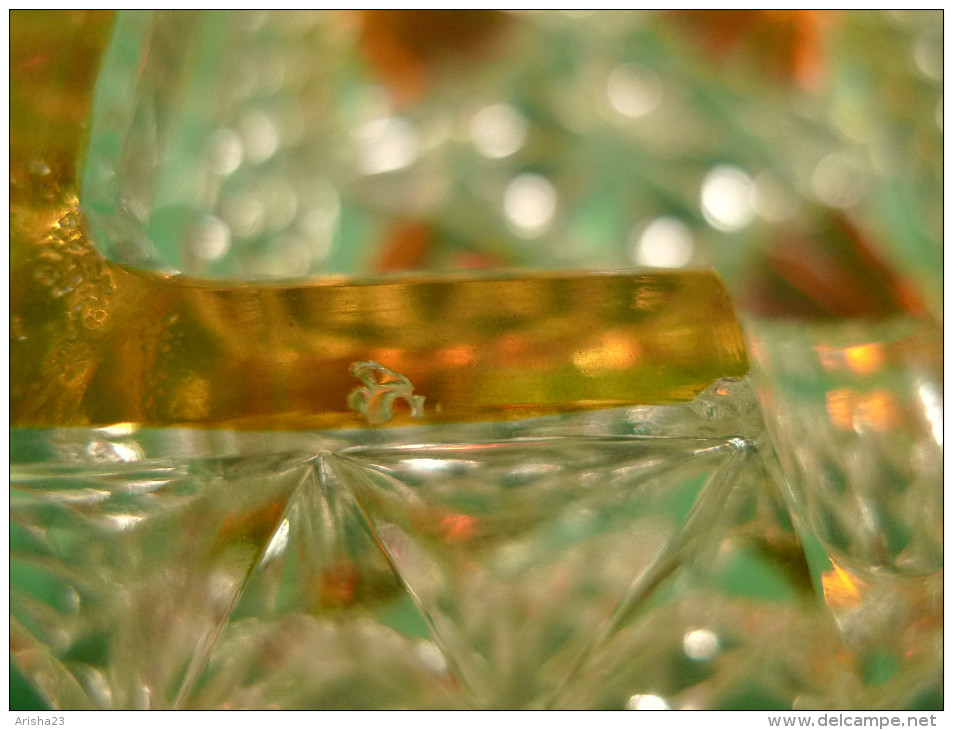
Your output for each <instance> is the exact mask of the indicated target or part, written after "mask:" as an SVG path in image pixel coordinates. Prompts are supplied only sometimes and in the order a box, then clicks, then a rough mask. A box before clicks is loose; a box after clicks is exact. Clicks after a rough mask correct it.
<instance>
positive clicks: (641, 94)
mask: <svg viewBox="0 0 953 730" xmlns="http://www.w3.org/2000/svg"><path fill="white" fill-rule="evenodd" d="M606 97H607V98H608V100H609V104H610V105H611V106H612V108H613V109H615V110H616V111H617V112H619V114H622V115H623V116H626V117H631V118H638V117H644V116H645V115H647V114H649V113H651V112H652V111H654V110H655V108H656V107H657V106H658V105H659V103H660V102H661V101H662V85H661V83H660V82H659V80H658V78H657V77H656V76H655V75H654V74H653V73H651V72H650V71H647V70H645V69H639V68H636V67H634V66H630V65H623V66H617V67H616V68H614V69H613V70H612V73H610V74H609V80H608V82H607V83H606Z"/></svg>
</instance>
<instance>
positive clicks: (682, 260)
mask: <svg viewBox="0 0 953 730" xmlns="http://www.w3.org/2000/svg"><path fill="white" fill-rule="evenodd" d="M629 247H630V248H629V255H630V256H631V258H632V260H633V261H634V262H635V263H636V264H639V265H641V266H655V267H659V268H667V269H676V268H679V267H682V266H685V265H686V264H687V263H689V262H690V261H691V260H692V255H693V253H694V250H695V242H694V239H693V238H692V232H691V229H690V228H689V227H688V226H687V225H685V224H684V223H682V222H681V221H680V220H678V219H676V218H668V217H663V218H656V219H655V220H654V221H652V222H651V223H649V224H648V225H647V226H645V228H643V229H642V230H639V229H634V230H633V231H632V235H631V237H630V243H629Z"/></svg>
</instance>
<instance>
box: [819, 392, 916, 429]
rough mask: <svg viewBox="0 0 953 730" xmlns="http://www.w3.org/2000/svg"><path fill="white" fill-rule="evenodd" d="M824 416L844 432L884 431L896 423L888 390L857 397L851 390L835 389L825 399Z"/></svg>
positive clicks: (897, 417)
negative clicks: (825, 414) (825, 409)
mask: <svg viewBox="0 0 953 730" xmlns="http://www.w3.org/2000/svg"><path fill="white" fill-rule="evenodd" d="M826 401H827V415H828V416H829V417H830V419H831V423H833V424H834V425H835V426H836V427H837V428H839V429H841V430H844V431H862V430H867V429H869V430H873V431H888V430H890V429H891V428H894V427H895V426H897V425H898V423H899V422H900V420H901V419H900V412H899V409H898V407H897V402H896V398H895V397H894V395H893V393H891V392H890V391H888V390H872V391H870V392H869V393H858V392H857V391H856V390H854V389H852V388H837V389H835V390H832V391H829V392H828V393H827V397H826Z"/></svg>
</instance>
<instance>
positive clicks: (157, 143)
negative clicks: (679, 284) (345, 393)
mask: <svg viewBox="0 0 953 730" xmlns="http://www.w3.org/2000/svg"><path fill="white" fill-rule="evenodd" d="M941 18H942V16H941V14H940V13H939V12H933V11H889V12H887V11H812V10H792V11H776V10H775V11H771V10H765V11H668V12H666V11H539V12H496V11H483V10H472V11H430V12H415V11H396V10H395V11H364V12H347V11H343V12H336V11H335V12H300V13H299V12H280V13H268V12H265V11H261V12H257V11H256V12H239V13H229V14H220V13H194V12H158V13H156V12H129V13H119V14H118V15H117V16H116V18H115V20H114V27H113V30H112V39H111V42H110V45H109V47H108V50H107V52H106V54H105V57H104V60H103V65H102V70H101V72H100V77H99V80H98V83H97V87H96V95H95V99H94V104H93V108H92V110H91V114H90V115H89V117H90V119H89V121H90V126H89V133H90V137H89V148H88V153H87V155H86V159H85V168H84V171H83V175H82V186H81V187H82V200H83V204H84V208H85V210H86V212H87V214H88V215H89V216H90V219H91V222H92V225H93V232H94V238H95V239H96V240H97V242H98V243H99V245H100V247H101V248H102V249H104V250H105V251H106V252H107V255H110V256H111V257H113V258H115V259H116V260H119V261H122V262H125V263H132V264H136V265H144V266H148V267H154V268H166V269H173V270H179V271H183V272H186V273H190V274H194V275H199V276H208V277H238V278H244V279H259V278H276V277H279V278H284V277H297V276H304V275H310V274H324V273H339V272H347V273H355V272H357V273H365V272H380V271H397V270H414V269H417V270H420V269H427V270H447V269H460V268H475V267H482V268H486V267H494V268H501V267H502V268H510V267H527V268H579V267H583V268H605V267H619V266H630V265H642V266H657V267H666V268H680V267H695V266H699V265H708V264H711V265H714V266H715V267H716V268H717V269H718V271H719V272H720V273H721V274H722V276H723V277H724V278H725V280H726V281H727V282H728V284H729V286H731V287H732V288H733V289H734V290H735V291H736V293H737V294H738V295H739V297H741V295H744V298H745V299H746V301H750V302H751V303H752V304H756V306H757V307H758V308H759V309H760V310H772V311H773V310H777V309H782V310H785V311H797V312H799V313H805V312H808V311H810V312H811V313H814V314H816V313H823V312H827V313H831V312H833V313H836V314H872V313H874V314H883V313H884V312H889V311H891V310H893V309H897V308H901V309H910V308H919V309H922V310H928V311H931V312H933V313H935V314H936V313H938V312H939V308H940V294H941V275H940V271H941V269H942V267H941V254H942V248H941V221H942V214H941V212H942V209H941V204H942V198H941V190H942V187H941V177H940V176H941V170H942V162H941V151H942V123H943V122H942V102H941V99H942V37H943V36H942V20H941ZM834 282H836V283H834Z"/></svg>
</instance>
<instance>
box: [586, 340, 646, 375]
mask: <svg viewBox="0 0 953 730" xmlns="http://www.w3.org/2000/svg"><path fill="white" fill-rule="evenodd" d="M640 354H641V351H640V349H639V346H638V344H636V343H635V342H633V341H632V339H631V338H630V337H627V336H626V335H624V334H622V333H620V332H606V333H605V334H604V335H603V336H602V337H601V338H600V340H599V342H598V343H597V344H596V345H594V346H593V347H586V348H582V349H580V350H577V351H576V352H575V353H574V354H573V356H572V362H573V365H575V366H576V367H577V368H579V369H580V370H581V371H582V372H583V373H585V374H586V375H595V374H597V373H602V372H604V371H606V370H624V369H625V368H629V367H632V366H633V365H634V364H635V363H636V361H637V360H638V359H639V355H640Z"/></svg>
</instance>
